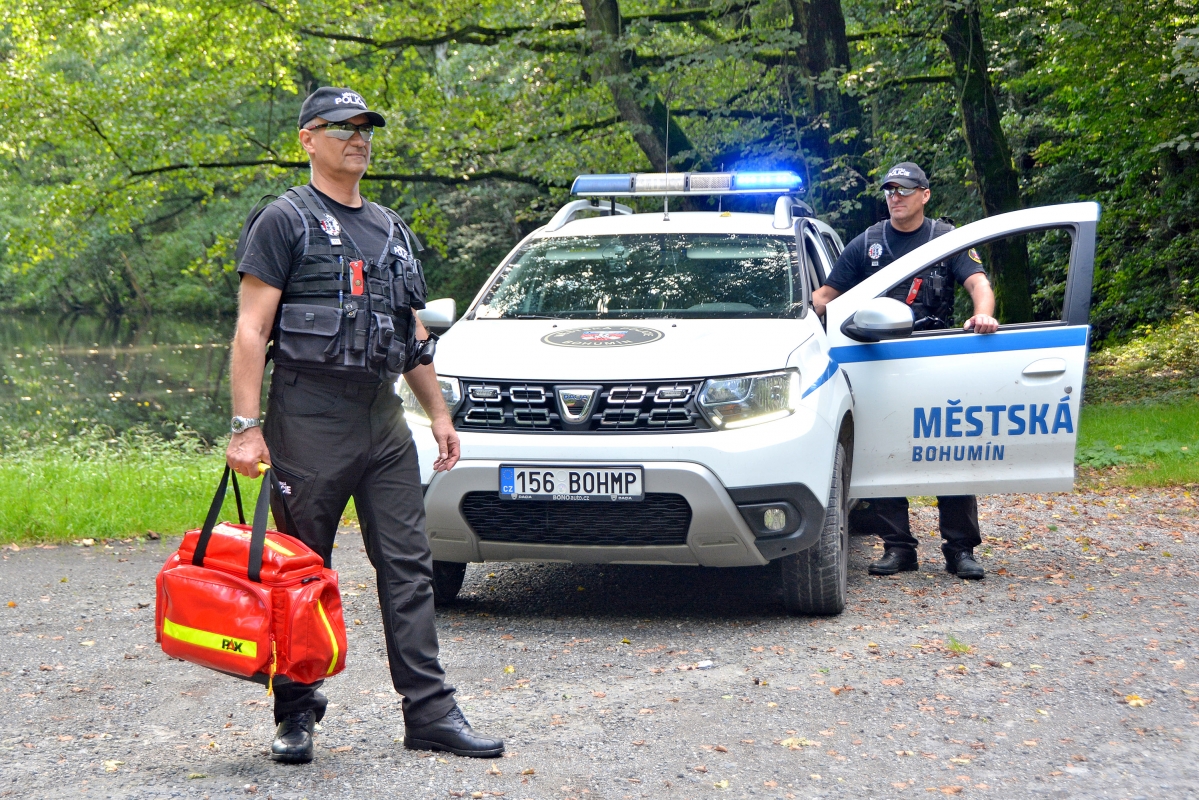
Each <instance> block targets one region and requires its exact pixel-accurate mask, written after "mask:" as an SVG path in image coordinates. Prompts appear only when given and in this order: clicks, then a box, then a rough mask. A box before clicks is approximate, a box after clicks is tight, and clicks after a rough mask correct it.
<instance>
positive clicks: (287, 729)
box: [271, 711, 316, 764]
mask: <svg viewBox="0 0 1199 800" xmlns="http://www.w3.org/2000/svg"><path fill="white" fill-rule="evenodd" d="M315 727H316V714H314V713H313V712H311V711H296V712H294V713H291V714H288V715H287V716H286V717H284V718H283V721H282V722H280V723H279V727H278V728H276V729H275V741H274V742H272V743H271V758H273V759H275V760H276V761H282V762H283V763H284V764H307V763H308V762H309V761H311V760H312V730H313V728H315Z"/></svg>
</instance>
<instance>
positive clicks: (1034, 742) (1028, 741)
mask: <svg viewBox="0 0 1199 800" xmlns="http://www.w3.org/2000/svg"><path fill="white" fill-rule="evenodd" d="M1024 744H1026V745H1028V746H1029V747H1036V746H1037V740H1036V739H1025V740H1024Z"/></svg>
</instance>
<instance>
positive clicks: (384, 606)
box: [263, 366, 454, 726]
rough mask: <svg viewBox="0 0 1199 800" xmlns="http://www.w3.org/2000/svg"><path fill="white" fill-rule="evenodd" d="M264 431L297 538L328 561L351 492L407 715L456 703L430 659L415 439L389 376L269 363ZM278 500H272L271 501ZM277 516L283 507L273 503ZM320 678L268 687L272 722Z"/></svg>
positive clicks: (322, 702) (302, 701)
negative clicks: (355, 376)
mask: <svg viewBox="0 0 1199 800" xmlns="http://www.w3.org/2000/svg"><path fill="white" fill-rule="evenodd" d="M263 435H264V437H265V438H266V443H267V447H269V448H270V451H271V462H272V464H273V466H274V468H275V472H276V474H277V475H278V476H279V480H280V481H281V483H282V484H283V487H284V489H283V491H284V494H285V495H286V496H287V506H288V510H290V511H291V514H292V517H293V518H294V519H295V523H296V526H297V528H298V530H296V531H285V533H288V534H290V535H292V536H295V537H296V538H298V539H300V541H302V542H304V544H306V545H308V546H309V547H311V548H312V549H313V550H314V551H316V552H317V553H319V554H320V556H321V557H322V558H323V559H325V566H327V567H332V561H333V559H332V556H333V539H334V536H335V535H336V533H337V525H338V523H339V522H340V521H341V515H342V513H343V512H344V511H345V508H346V504H347V503H348V502H349V499H350V498H351V497H353V498H354V506H355V508H356V509H357V511H358V522H359V524H360V526H361V528H362V541H363V543H364V544H365V545H366V552H367V555H368V557H369V558H370V561H371V564H372V565H373V566H374V568H375V576H376V583H377V585H378V589H379V606H380V608H381V610H382V614H383V636H384V639H385V641H386V642H387V661H388V664H389V666H390V668H391V681H392V685H393V686H395V690H396V691H397V692H399V693H400V694H401V695H403V696H404V703H403V708H404V721H405V723H406V724H407V725H413V726H415V725H423V724H425V723H427V722H432V721H434V720H437V719H440V718H441V717H443V716H445V715H446V714H447V713H449V711H450V709H452V708H453V707H454V696H453V695H454V687H452V686H448V685H447V684H446V682H445V671H444V670H443V669H442V667H441V663H440V662H439V661H438V659H437V650H438V647H437V629H436V627H435V624H434V617H433V587H432V579H433V556H432V553H431V551H430V549H429V539H428V536H427V535H426V534H425V504H424V496H423V493H422V491H421V483H420V470H419V467H418V465H417V455H416V445H415V444H414V443H413V441H412V434H411V433H410V432H409V430H408V426H407V424H406V423H405V422H404V419H403V416H402V406H401V404H400V398H399V397H397V396H396V394H395V391H394V389H393V386H392V384H390V383H381V382H370V383H360V382H354V381H347V380H344V379H342V378H339V377H337V376H327V375H324V374H319V373H310V372H298V371H296V370H293V369H288V368H286V367H279V366H276V367H275V370H274V374H273V375H272V376H271V389H270V396H269V399H268V401H267V413H266V420H265V422H264V423H263ZM274 503H275V504H276V505H277V503H278V500H277V499H276V500H274ZM273 511H274V512H275V520H276V522H278V521H281V520H283V518H284V517H283V514H282V510H281V509H279V508H273ZM320 685H321V682H320V681H318V682H317V683H313V684H299V683H284V684H282V685H280V684H278V683H277V684H276V685H275V721H276V722H280V721H282V719H283V717H284V716H286V715H287V714H290V713H292V712H295V711H305V710H309V709H311V710H313V711H315V712H316V718H317V720H320V719H321V718H322V717H323V716H324V713H325V706H326V703H327V700H326V699H325V696H324V694H323V693H321V692H318V691H317V689H318V688H319V687H320Z"/></svg>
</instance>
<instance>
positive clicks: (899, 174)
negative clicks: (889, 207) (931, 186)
mask: <svg viewBox="0 0 1199 800" xmlns="http://www.w3.org/2000/svg"><path fill="white" fill-rule="evenodd" d="M888 183H896V184H899V185H900V186H902V187H904V188H905V189H915V188H916V187H920V188H921V189H927V188H928V176H927V175H925V174H924V170H922V169H920V167H918V166H916V165H915V164H913V163H912V162H911V161H901V162H899V163H898V164H896V165H895V166H893V167H891V169H889V170H887V174H886V175H884V176H883V180H882V185H883V186H886V185H887V184H888Z"/></svg>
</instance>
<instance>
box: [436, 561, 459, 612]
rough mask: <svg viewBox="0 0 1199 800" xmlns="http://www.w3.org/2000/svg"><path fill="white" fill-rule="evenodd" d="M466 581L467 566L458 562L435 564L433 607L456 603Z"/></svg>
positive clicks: (439, 562)
mask: <svg viewBox="0 0 1199 800" xmlns="http://www.w3.org/2000/svg"><path fill="white" fill-rule="evenodd" d="M465 579H466V564H462V563H460V562H457V561H434V562H433V605H434V606H435V607H437V608H441V607H442V606H448V605H449V604H450V603H452V602H454V598H456V597H457V596H458V592H460V591H461V590H462V581H463V580H465Z"/></svg>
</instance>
